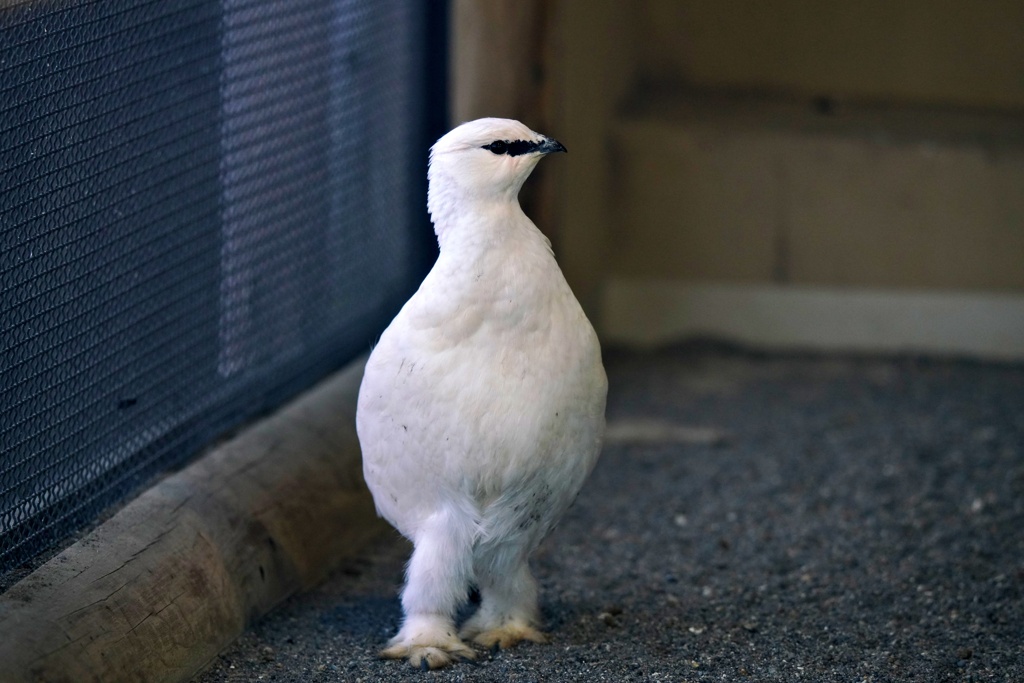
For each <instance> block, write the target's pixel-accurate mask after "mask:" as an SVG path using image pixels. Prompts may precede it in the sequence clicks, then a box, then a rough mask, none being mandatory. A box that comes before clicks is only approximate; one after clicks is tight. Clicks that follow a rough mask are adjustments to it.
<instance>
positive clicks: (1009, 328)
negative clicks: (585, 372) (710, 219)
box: [600, 278, 1024, 360]
mask: <svg viewBox="0 0 1024 683" xmlns="http://www.w3.org/2000/svg"><path fill="white" fill-rule="evenodd" d="M600 313H601V315H600V321H601V325H600V327H601V331H602V336H603V338H604V339H605V340H607V341H610V342H618V343H624V344H631V345H638V346H653V345H658V344H664V343H669V342H673V341H678V340H681V339H685V338H687V337H694V336H713V337H721V338H725V339H730V340H734V341H738V342H742V343H747V344H753V345H757V346H762V347H767V348H778V349H812V350H813V349H821V350H833V351H860V352H864V351H869V352H901V351H915V352H926V353H938V354H957V355H969V356H977V357H981V358H989V359H1000V360H1022V359H1024V295H1014V294H999V293H991V292H978V293H969V292H937V291H914V290H884V289H838V288H836V289H831V288H817V287H797V286H773V285H754V284H752V285H704V284H689V283H682V282H676V281H671V280H643V279H628V278H612V279H611V280H609V281H608V282H607V283H606V284H605V288H604V292H603V297H602V302H601V312H600Z"/></svg>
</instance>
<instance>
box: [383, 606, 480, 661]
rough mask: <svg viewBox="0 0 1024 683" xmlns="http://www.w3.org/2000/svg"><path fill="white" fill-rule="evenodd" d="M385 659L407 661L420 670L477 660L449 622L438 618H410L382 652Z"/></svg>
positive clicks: (429, 616) (430, 616)
mask: <svg viewBox="0 0 1024 683" xmlns="http://www.w3.org/2000/svg"><path fill="white" fill-rule="evenodd" d="M380 656H381V657H384V658H385V659H408V660H409V663H410V664H412V665H413V666H415V667H418V668H421V669H423V670H425V671H426V670H428V669H441V668H443V667H446V666H449V665H451V664H453V663H454V662H456V661H471V660H473V659H476V653H475V652H474V651H473V650H472V649H471V648H470V647H469V646H468V645H466V644H465V643H464V642H462V641H461V640H460V639H459V637H458V636H457V635H455V627H454V625H453V624H452V622H451V620H450V619H446V618H444V617H441V616H434V615H427V616H412V617H408V618H406V620H405V623H404V624H402V629H401V630H400V631H399V632H398V635H396V636H395V637H394V638H392V639H391V640H390V641H389V642H388V646H387V647H386V648H384V649H383V650H381V653H380Z"/></svg>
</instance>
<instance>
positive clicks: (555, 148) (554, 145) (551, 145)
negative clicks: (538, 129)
mask: <svg viewBox="0 0 1024 683" xmlns="http://www.w3.org/2000/svg"><path fill="white" fill-rule="evenodd" d="M534 151H536V152H540V153H541V154H551V153H552V152H565V153H566V154H568V153H569V150H567V149H566V148H565V145H563V144H562V143H561V142H559V141H558V140H553V139H551V138H544V142H542V143H540V144H539V145H537V148H536V149H535V150H534Z"/></svg>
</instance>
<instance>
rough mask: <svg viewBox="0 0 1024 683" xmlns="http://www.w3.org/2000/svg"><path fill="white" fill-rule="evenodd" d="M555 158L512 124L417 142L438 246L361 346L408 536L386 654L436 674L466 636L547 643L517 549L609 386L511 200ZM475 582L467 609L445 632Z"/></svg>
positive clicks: (367, 405) (368, 409) (574, 481)
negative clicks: (474, 600)
mask: <svg viewBox="0 0 1024 683" xmlns="http://www.w3.org/2000/svg"><path fill="white" fill-rule="evenodd" d="M556 151H565V148H564V147H563V146H562V145H561V144H559V143H558V142H556V141H554V140H552V139H550V138H547V137H545V136H543V135H540V134H539V133H535V132H534V131H532V130H530V129H529V128H527V127H526V126H524V125H523V124H521V123H519V122H518V121H512V120H508V119H479V120H477V121H471V122H469V123H465V124H463V125H461V126H459V127H458V128H455V129H454V130H452V131H451V132H449V133H448V134H447V135H445V136H444V137H442V138H441V139H440V140H438V141H437V143H436V144H435V145H434V147H433V148H432V149H431V158H430V171H429V173H428V177H429V183H430V189H429V197H428V209H429V211H430V215H431V219H432V220H433V222H434V229H435V231H436V233H437V238H438V243H439V245H440V255H439V257H438V259H437V263H436V264H435V265H434V267H433V269H432V270H431V271H430V273H429V274H428V275H427V277H426V278H425V279H424V280H423V283H422V284H421V285H420V288H419V290H418V291H417V292H416V293H415V294H414V295H413V297H412V298H411V299H409V301H408V302H407V303H406V304H405V306H404V307H403V308H402V310H401V311H400V312H399V313H398V315H397V316H396V317H395V319H394V320H393V321H392V323H391V325H390V326H389V327H388V328H387V329H386V330H385V331H384V333H383V334H382V335H381V338H380V341H379V343H378V344H377V346H376V347H375V348H374V350H373V353H372V354H371V355H370V359H369V361H368V362H367V364H366V374H365V375H364V377H363V382H362V386H361V388H360V392H359V405H358V410H357V414H356V426H357V430H358V433H359V440H360V443H361V445H362V450H363V471H364V473H365V477H366V482H367V484H368V485H369V487H370V490H371V491H372V493H373V497H374V501H375V502H376V505H377V510H378V512H379V513H380V514H381V515H382V516H383V517H384V518H386V519H387V520H388V521H389V522H391V524H393V525H394V526H395V528H397V529H398V530H399V531H400V532H401V533H402V534H403V535H404V536H406V537H407V538H408V539H410V540H411V541H412V542H413V544H414V550H413V554H412V558H411V559H410V560H409V564H408V567H407V571H406V584H405V588H404V589H403V591H402V607H403V609H404V612H405V619H404V620H403V622H402V627H401V629H400V631H399V632H398V635H396V636H395V637H394V638H393V639H392V640H391V642H390V643H389V646H388V647H387V648H386V649H385V650H384V651H383V652H382V655H383V656H385V657H392V658H408V659H409V661H410V662H411V663H412V664H414V665H416V666H422V667H424V668H426V667H429V668H437V667H441V666H445V665H447V664H449V663H451V661H452V659H453V657H454V658H464V659H472V658H473V657H474V651H473V650H472V649H471V648H470V647H469V646H468V645H467V644H466V643H465V642H464V641H465V640H470V641H472V642H473V643H475V644H477V645H480V646H483V647H493V646H495V645H498V646H500V647H509V646H511V645H514V644H515V643H517V642H519V641H520V640H524V639H525V640H532V641H537V642H543V641H544V640H545V638H544V636H543V635H542V633H541V632H540V631H539V630H538V627H539V624H538V616H539V615H538V611H537V586H536V582H535V581H534V579H533V577H532V575H531V574H530V569H529V567H528V557H529V555H530V553H531V552H532V551H533V550H534V549H535V548H536V547H537V545H538V544H539V543H540V541H541V540H542V539H543V538H544V536H545V535H547V533H548V532H549V531H551V529H552V527H553V526H554V525H555V523H556V522H557V521H558V519H559V517H560V516H561V515H562V513H563V512H565V510H566V508H568V507H569V505H570V504H571V503H572V501H573V499H574V498H575V497H576V494H577V493H578V492H579V490H580V488H581V487H582V485H583V482H584V480H585V479H586V477H587V475H588V474H589V473H590V471H591V469H592V468H593V466H594V464H595V462H596V460H597V457H598V453H599V451H600V448H601V438H602V433H603V431H604V408H605V396H606V393H607V380H606V378H605V373H604V368H603V366H602V364H601V350H600V347H599V345H598V341H597V337H596V336H595V334H594V330H593V328H592V327H591V325H590V323H589V322H588V321H587V319H586V317H585V316H584V314H583V310H582V309H581V308H580V305H579V303H578V302H577V301H576V298H575V297H574V296H573V293H572V291H571V290H570V289H569V286H568V284H566V282H565V278H564V277H563V276H562V272H561V271H560V270H559V268H558V265H557V264H556V263H555V259H554V257H553V255H552V253H551V245H550V243H549V242H548V240H547V238H545V237H544V235H542V234H541V232H540V231H539V230H538V229H537V227H536V226H535V225H534V224H533V223H532V222H531V221H530V219H529V218H527V217H526V215H525V214H524V213H523V211H522V209H521V208H520V207H519V200H518V194H519V189H520V188H521V187H522V184H523V182H524V181H525V180H526V178H527V176H529V174H530V172H531V171H532V170H533V168H534V166H536V165H537V162H538V161H539V160H540V158H541V157H542V156H544V155H545V154H548V153H550V152H556ZM471 586H476V587H477V588H478V590H479V592H480V597H481V604H480V607H479V609H478V610H477V612H476V613H475V614H474V615H473V616H472V617H471V618H470V619H469V620H468V621H467V622H466V623H465V624H463V625H462V629H461V631H456V628H455V624H454V622H453V618H454V615H455V612H456V610H457V609H458V607H459V606H460V605H461V604H462V603H463V602H464V601H465V600H466V598H467V595H468V591H469V588H470V587H471Z"/></svg>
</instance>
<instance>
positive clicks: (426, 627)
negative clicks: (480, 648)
mask: <svg viewBox="0 0 1024 683" xmlns="http://www.w3.org/2000/svg"><path fill="white" fill-rule="evenodd" d="M472 528H473V522H472V520H466V519H461V518H459V515H457V514H453V513H452V512H451V511H442V512H439V513H436V514H434V515H431V516H430V518H429V519H428V520H427V522H426V523H425V524H424V525H423V526H422V527H421V528H420V529H419V530H418V531H417V532H416V533H415V535H414V537H413V544H414V546H415V547H414V550H413V553H412V557H411V558H410V560H409V565H408V567H407V568H406V581H405V588H404V589H403V590H402V609H403V610H404V612H405V619H404V620H403V621H402V628H401V629H400V630H399V632H398V635H396V636H395V637H394V638H392V639H391V641H390V642H388V646H387V647H386V648H385V649H384V650H383V651H382V652H381V653H380V654H381V656H382V657H387V658H389V659H402V658H407V659H408V660H409V663H410V664H412V665H413V666H417V667H420V668H423V669H438V668H441V667H444V666H448V665H449V664H451V663H452V661H453V658H454V659H474V658H475V656H476V655H475V654H474V652H473V650H472V649H470V648H469V647H468V646H467V645H466V644H465V643H463V642H462V641H461V640H460V639H459V637H458V635H457V632H456V628H455V622H454V621H453V619H454V616H455V612H456V610H457V609H458V607H459V605H460V604H461V603H462V602H463V601H464V600H465V599H466V593H467V588H468V585H469V582H470V579H471V577H472V553H473V551H472V545H473V531H472Z"/></svg>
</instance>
